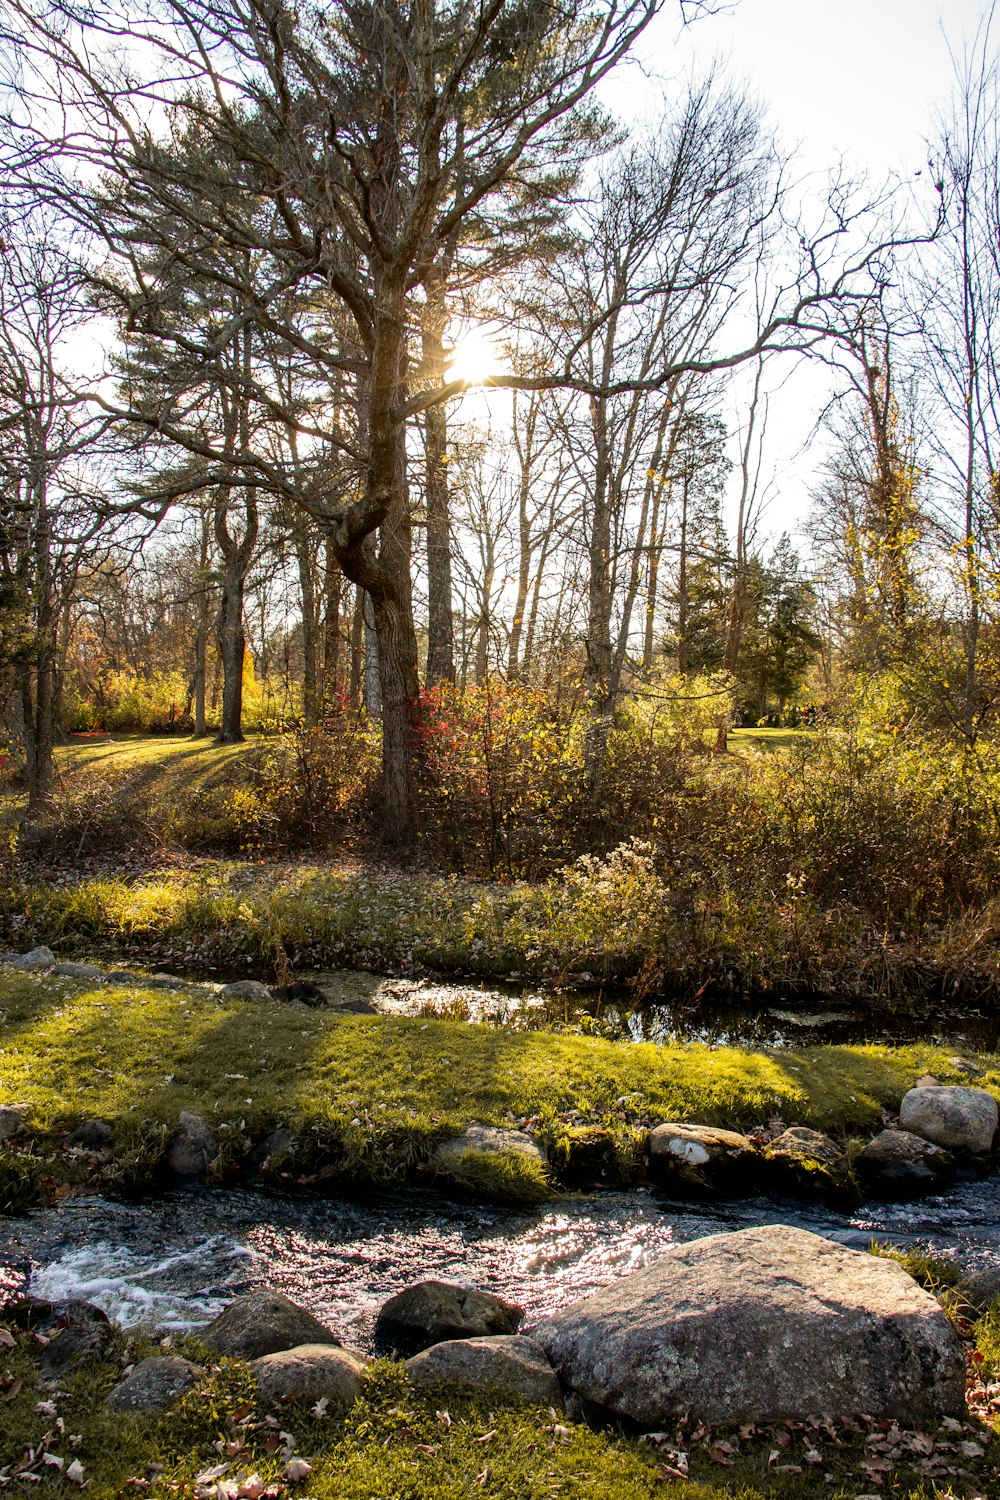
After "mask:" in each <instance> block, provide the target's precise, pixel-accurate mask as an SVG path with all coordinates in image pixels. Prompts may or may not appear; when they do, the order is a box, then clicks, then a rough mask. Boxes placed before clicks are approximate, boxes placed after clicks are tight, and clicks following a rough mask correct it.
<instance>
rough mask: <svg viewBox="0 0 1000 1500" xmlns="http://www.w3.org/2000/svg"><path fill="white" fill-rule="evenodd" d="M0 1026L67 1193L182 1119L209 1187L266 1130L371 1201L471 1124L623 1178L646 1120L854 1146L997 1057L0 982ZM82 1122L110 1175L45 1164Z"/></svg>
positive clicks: (993, 1083) (81, 1159)
mask: <svg viewBox="0 0 1000 1500" xmlns="http://www.w3.org/2000/svg"><path fill="white" fill-rule="evenodd" d="M0 1015H2V1017H3V1019H2V1025H0V1104H8V1105H16V1106H18V1108H19V1109H21V1111H22V1112H23V1116H24V1120H25V1124H26V1126H27V1127H28V1131H29V1132H33V1133H34V1134H35V1137H36V1140H35V1141H34V1142H32V1137H31V1135H30V1134H29V1135H28V1136H27V1137H26V1138H25V1142H26V1144H27V1146H28V1148H29V1149H30V1151H31V1153H32V1157H31V1160H32V1161H34V1160H35V1158H36V1157H38V1158H39V1160H38V1161H37V1170H38V1171H40V1172H41V1173H42V1174H43V1175H45V1174H49V1175H51V1174H55V1175H56V1177H57V1178H58V1177H64V1176H66V1175H67V1174H68V1175H69V1178H70V1180H71V1181H72V1180H80V1177H81V1174H84V1176H85V1175H86V1174H87V1173H90V1172H94V1171H96V1172H98V1173H99V1174H100V1173H103V1174H105V1177H110V1178H113V1179H114V1178H116V1177H117V1178H118V1179H120V1180H122V1181H123V1182H125V1183H127V1182H129V1181H135V1182H142V1181H145V1180H148V1179H149V1178H150V1177H151V1176H155V1171H156V1164H157V1162H158V1161H159V1159H160V1158H161V1157H162V1155H163V1152H164V1150H165V1148H166V1143H167V1141H168V1139H169V1136H170V1134H171V1133H172V1132H173V1130H174V1129H175V1128H176V1125H177V1120H178V1116H179V1114H180V1112H181V1111H182V1110H190V1111H193V1112H194V1113H197V1114H201V1115H203V1116H204V1117H205V1118H206V1119H207V1120H208V1121H209V1122H210V1123H211V1125H212V1126H213V1128H214V1130H215V1131H216V1133H217V1135H218V1138H219V1140H220V1142H221V1146H222V1153H221V1157H220V1161H219V1165H218V1169H217V1170H218V1172H219V1173H220V1174H221V1175H223V1176H224V1175H225V1174H226V1173H227V1171H229V1170H231V1169H234V1168H235V1167H236V1166H237V1165H238V1164H239V1163H240V1162H242V1161H243V1160H245V1158H246V1156H247V1154H248V1153H249V1152H250V1151H251V1150H252V1149H253V1147H254V1146H255V1145H256V1144H258V1143H260V1142H261V1141H262V1140H264V1139H265V1138H266V1137H268V1136H269V1135H270V1134H271V1132H272V1131H274V1130H275V1129H277V1128H279V1127H285V1128H287V1129H288V1130H290V1131H291V1132H292V1134H293V1135H294V1136H295V1137H296V1138H297V1140H298V1142H299V1148H298V1155H297V1156H296V1157H295V1160H294V1161H293V1162H291V1163H285V1164H284V1166H283V1171H284V1172H285V1174H286V1176H292V1177H298V1178H303V1177H304V1178H307V1179H310V1178H313V1177H314V1176H315V1174H319V1175H320V1177H321V1178H325V1177H331V1176H339V1177H353V1178H356V1179H358V1180H359V1181H362V1182H374V1183H384V1182H391V1181H394V1180H396V1181H399V1180H402V1179H405V1178H409V1177H412V1176H413V1175H414V1174H415V1173H417V1172H419V1171H420V1169H421V1168H422V1167H424V1166H425V1165H426V1164H427V1162H428V1160H429V1158H430V1155H431V1152H432V1150H433V1147H434V1145H435V1144H436V1142H437V1141H438V1140H440V1139H441V1138H443V1137H444V1136H447V1135H451V1134H456V1133H458V1132H460V1131H462V1130H464V1129H465V1127H466V1126H468V1125H469V1124H470V1123H473V1122H481V1123H485V1124H497V1125H508V1126H509V1125H520V1124H522V1123H523V1122H525V1121H530V1122H531V1123H532V1126H533V1128H534V1129H536V1130H537V1131H538V1133H539V1135H540V1137H541V1139H542V1141H543V1143H544V1144H545V1145H546V1146H547V1147H548V1148H549V1154H550V1156H551V1157H552V1159H554V1160H555V1159H558V1158H559V1155H560V1152H561V1151H563V1152H564V1151H565V1147H566V1143H567V1141H571V1140H572V1138H573V1137H574V1135H575V1134H578V1133H581V1132H584V1133H585V1132H586V1131H587V1130H588V1129H592V1128H593V1127H595V1126H597V1127H601V1128H602V1129H603V1130H604V1131H606V1132H607V1133H608V1136H609V1138H610V1139H611V1140H612V1142H613V1143H614V1145H615V1148H616V1149H617V1150H618V1151H619V1153H620V1154H621V1156H622V1157H623V1158H624V1159H627V1157H628V1155H629V1152H630V1150H634V1146H635V1142H636V1139H637V1137H638V1135H639V1132H640V1131H641V1130H642V1129H643V1128H644V1127H646V1126H648V1125H650V1124H655V1123H657V1122H659V1121H662V1120H681V1121H692V1122H700V1123H708V1124H718V1125H724V1126H728V1127H734V1128H739V1129H748V1128H750V1127H752V1126H754V1125H756V1124H760V1123H763V1122H764V1121H766V1120H767V1119H769V1118H770V1117H773V1116H779V1117H781V1118H782V1119H784V1120H785V1121H786V1122H788V1123H796V1124H808V1125H811V1126H813V1127H815V1128H817V1129H820V1130H824V1131H833V1132H835V1133H837V1134H839V1135H841V1136H849V1135H850V1134H852V1133H855V1132H857V1133H861V1132H864V1131H869V1132H870V1131H871V1130H873V1129H877V1128H878V1127H879V1124H880V1120H881V1112H882V1110H883V1108H890V1109H891V1108H895V1107H897V1106H898V1104H899V1101H900V1099H901V1098H902V1095H903V1094H904V1093H905V1092H906V1090H907V1089H908V1088H910V1087H912V1085H913V1084H914V1083H915V1082H916V1080H917V1078H919V1077H920V1076H921V1075H923V1074H926V1073H929V1072H930V1073H933V1074H935V1076H937V1077H938V1078H939V1079H941V1080H942V1081H951V1082H959V1081H963V1080H966V1081H967V1073H966V1072H964V1071H963V1066H962V1065H963V1063H965V1064H966V1066H967V1065H968V1063H969V1062H971V1063H972V1064H973V1066H974V1067H975V1068H976V1069H978V1070H981V1072H979V1073H977V1083H979V1084H981V1085H982V1086H984V1087H987V1088H992V1089H993V1090H994V1091H995V1092H997V1093H998V1094H1000V1058H998V1057H996V1056H995V1055H982V1056H978V1057H969V1058H962V1057H959V1056H957V1055H956V1054H955V1053H954V1052H953V1051H951V1050H949V1049H943V1048H940V1047H935V1046H931V1045H913V1046H905V1047H898V1048H890V1047H885V1046H874V1045H871V1046H826V1047H814V1048H807V1049H802V1050H799V1051H795V1050H784V1049H782V1050H778V1051H763V1050H762V1051H752V1050H747V1049H742V1048H735V1047H726V1048H718V1049H715V1048H711V1047H708V1046H704V1045H698V1044H690V1045H688V1044H677V1045H672V1046H655V1045H652V1044H638V1045H637V1044H634V1043H628V1042H610V1041H605V1040H603V1039H600V1038H596V1037H585V1036H576V1035H570V1034H552V1033H538V1032H517V1033H512V1032H505V1031H501V1030H497V1029H493V1028H491V1027H484V1026H474V1025H469V1024H466V1023H463V1022H458V1021H425V1020H420V1019H418V1018H403V1017H391V1016H372V1015H350V1014H342V1013H337V1012H331V1011H316V1010H309V1009H305V1008H301V1007H292V1006H289V1005H286V1004H282V1003H280V1002H272V1003H270V1004H263V1005H261V1004H254V1003H251V1002H248V1001H244V1000H236V999H229V998H223V997H221V996H219V995H217V994H216V993H213V992H212V991H211V990H207V989H205V988H194V987H192V988H191V989H187V990H182V991H178V992H174V991H169V990H162V989H149V988H144V987H143V986H142V985H136V986H132V985H127V986H121V987H119V986H105V985H93V984H80V983H75V982H72V981H69V980H62V979H53V978H46V977H35V976H29V975H13V974H11V973H10V972H9V971H8V973H7V975H6V976H5V977H4V978H3V979H2V980H0ZM94 1117H97V1118H100V1119H102V1120H106V1121H107V1122H108V1123H109V1124H110V1125H111V1126H112V1128H113V1130H114V1137H115V1143H114V1152H113V1159H112V1160H111V1161H110V1162H108V1161H104V1160H103V1158H101V1156H100V1154H99V1153H97V1154H95V1155H92V1156H91V1155H88V1154H87V1153H86V1152H70V1153H68V1154H67V1153H65V1152H61V1153H59V1152H56V1153H53V1152H52V1151H50V1150H49V1148H48V1146H47V1145H46V1142H52V1141H55V1140H58V1139H59V1138H61V1136H62V1135H64V1134H65V1133H66V1132H67V1131H68V1130H70V1129H71V1128H72V1127H73V1126H75V1125H77V1124H79V1123H80V1122H82V1121H84V1120H88V1119H91V1118H94ZM15 1154H16V1155H17V1163H18V1164H19V1165H20V1166H21V1167H23V1166H24V1164H25V1162H24V1155H23V1150H22V1151H21V1152H20V1153H14V1152H12V1151H8V1152H7V1153H5V1155H6V1157H7V1160H8V1162H13V1161H14V1156H15ZM42 1158H44V1160H43V1159H42ZM9 1169H12V1168H9ZM519 1171H520V1173H521V1177H523V1181H521V1180H520V1179H519V1182H513V1181H512V1182H511V1183H510V1184H508V1187H509V1190H510V1192H509V1196H513V1197H518V1196H526V1197H532V1196H538V1194H539V1192H541V1191H542V1190H543V1189H544V1183H541V1182H540V1181H539V1180H538V1172H537V1169H536V1168H534V1167H533V1166H531V1165H530V1164H525V1165H524V1166H523V1168H522V1169H519Z"/></svg>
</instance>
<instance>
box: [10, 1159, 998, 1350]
mask: <svg viewBox="0 0 1000 1500" xmlns="http://www.w3.org/2000/svg"><path fill="white" fill-rule="evenodd" d="M777 1222H781V1223H787V1224H796V1225H799V1226H801V1227H803V1228H807V1229H812V1230H814V1231H815V1232H817V1233H819V1234H825V1235H828V1236H830V1237H833V1238H836V1239H838V1240H840V1241H842V1242H843V1243H846V1244H853V1245H857V1246H858V1247H865V1246H867V1245H868V1243H869V1242H870V1240H871V1239H872V1238H873V1237H875V1238H879V1239H892V1240H896V1241H900V1242H903V1243H906V1242H911V1241H918V1242H921V1243H928V1242H929V1243H931V1244H933V1245H934V1246H936V1247H937V1248H938V1249H941V1250H946V1251H949V1252H951V1253H953V1254H955V1255H956V1256H958V1257H959V1258H960V1259H961V1261H962V1263H963V1264H964V1265H966V1266H967V1267H969V1268H970V1269H973V1270H979V1271H981V1270H984V1269H988V1268H995V1269H996V1271H997V1273H998V1276H1000V1179H998V1178H986V1179H982V1180H976V1181H969V1182H966V1183H964V1184H962V1185H960V1186H959V1187H958V1188H957V1189H955V1190H953V1191H951V1192H950V1193H948V1194H946V1195H943V1196H941V1197H939V1198H928V1199H925V1200H923V1201H922V1202H920V1203H919V1204H911V1205H868V1206H866V1207H865V1208H864V1209H863V1210H862V1211H860V1212H858V1213H857V1214H854V1215H843V1214H837V1213H835V1212H833V1211H832V1210H826V1209H823V1208H820V1207H816V1206H813V1205H808V1206H807V1205H803V1204H801V1203H792V1202H775V1201H769V1200H766V1199H763V1198H756V1199H747V1200H743V1201H737V1202H727V1203H725V1204H717V1205H711V1206H706V1205H693V1204H691V1203H690V1202H678V1201H674V1200H670V1199H667V1198H665V1197H662V1196H661V1195H659V1194H654V1193H652V1192H634V1193H627V1194H625V1193H622V1194H606V1195H602V1196H600V1197H595V1198H577V1199H566V1200H562V1201H560V1202H558V1203H552V1204H548V1205H542V1206H541V1208H539V1209H538V1210H533V1211H530V1212H521V1211H511V1210H505V1209H498V1208H488V1207H477V1206H473V1205H469V1204H456V1203H452V1202H450V1201H449V1200H447V1199H443V1198H438V1197H433V1196H430V1195H427V1194H424V1195H420V1196H416V1195H414V1196H412V1197H408V1196H389V1195H386V1196H381V1197H377V1198H371V1199H365V1200H357V1201H352V1202H345V1201H328V1200H327V1201H310V1202H304V1201H300V1200H296V1199H280V1198H270V1197H264V1196H261V1195H258V1194H255V1193H252V1192H244V1191H232V1190H218V1191H213V1190H206V1191H185V1192H175V1193H170V1194H167V1195H166V1196H165V1197H163V1198H160V1199H158V1200H157V1201H155V1202H148V1203H132V1204H119V1203H109V1202H105V1201H103V1200H101V1199H97V1198H91V1199H82V1198H79V1199H67V1200H66V1201H65V1202H63V1203H62V1204H61V1205H59V1206H58V1207H57V1208H53V1209H47V1210H44V1211H41V1212H38V1213H36V1214H33V1215H32V1216H30V1217H29V1218H27V1219H23V1220H14V1221H10V1220H8V1221H6V1222H0V1293H2V1292H4V1291H6V1292H18V1291H23V1290H25V1289H29V1290H30V1291H32V1292H33V1293H34V1294H36V1295H37V1296H43V1297H52V1298H58V1297H84V1298H86V1299H87V1300H89V1301H93V1302H96V1303H97V1304H98V1305H99V1306H101V1307H103V1308H104V1309H105V1311H106V1312H108V1313H109V1314H110V1315H111V1316H112V1317H113V1318H115V1319H116V1320H118V1321H119V1322H121V1323H124V1324H127V1325H136V1324H143V1325H146V1326H148V1327H158V1328H162V1329H173V1330H182V1329H189V1328H196V1327H197V1326H198V1325H199V1324H201V1323H204V1322H205V1321H207V1320H208V1319H209V1318H210V1317H212V1316H213V1315H214V1313H216V1312H217V1311H218V1310H219V1309H220V1308H221V1307H222V1306H223V1305H224V1304H225V1303H226V1302H227V1301H229V1300H230V1299H231V1298H232V1297H234V1296H236V1295H237V1294H238V1293H239V1292H244V1291H248V1290H251V1289H252V1288H255V1287H260V1286H270V1287H274V1288H276V1289H278V1290H280V1291H283V1292H285V1293H286V1294H287V1295H288V1296H289V1297H292V1298H293V1299H294V1300H295V1301H296V1302H299V1303H301V1304H303V1305H304V1306H306V1307H309V1308H310V1309H311V1310H312V1311H313V1312H315V1313H316V1314H317V1315H318V1316H320V1317H321V1318H323V1319H324V1320H325V1321H327V1322H328V1323H330V1324H331V1326H332V1327H334V1328H335V1329H336V1330H338V1331H339V1332H340V1333H342V1334H343V1335H344V1336H345V1338H347V1339H348V1341H349V1342H351V1343H353V1344H356V1345H358V1346H360V1347H364V1346H366V1345H367V1344H369V1342H370V1338H371V1329H372V1325H373V1322H374V1319H375V1315H376V1313H377V1312H378V1309H379V1307H380V1306H381V1305H382V1303H383V1302H384V1301H385V1300H386V1298H387V1297H389V1296H391V1295H392V1294H393V1293H394V1292H397V1291H399V1290H400V1288H401V1287H403V1286H406V1285H407V1284H408V1283H410V1282H411V1281H415V1280H419V1279H421V1278H424V1277H428V1276H437V1277H446V1278H448V1279H450V1280H457V1281H461V1282H465V1283H468V1284H472V1285H477V1286H481V1287H484V1288H487V1289H489V1290H491V1291H495V1292H498V1293H500V1294H501V1295H504V1296H507V1297H511V1298H513V1299H514V1300H515V1301H518V1302H520V1303H522V1304H523V1305H524V1306H525V1307H526V1308H527V1310H528V1320H529V1323H530V1320H531V1319H533V1318H537V1317H539V1316H541V1315H542V1314H544V1313H546V1312H549V1311H551V1310H552V1309H554V1308H556V1307H558V1306H561V1305H562V1304H564V1303H566V1302H571V1301H576V1300H578V1299H579V1298H580V1297H583V1296H586V1295H587V1293H588V1292H590V1291H593V1290H595V1289H596V1288H597V1287H599V1286H603V1285H605V1284H606V1283H607V1282H608V1281H611V1280H613V1279H614V1278H615V1277H616V1276H621V1275H624V1274H626V1273H627V1272H629V1271H632V1270H636V1269H638V1268H640V1267H642V1266H644V1265H647V1264H649V1262H651V1261H653V1260H655V1259H656V1258H657V1256H659V1255H661V1254H662V1253H663V1252H664V1251H665V1250H666V1249H668V1248H669V1247H670V1246H671V1245H673V1244H677V1243H680V1242H682V1241H685V1240H691V1239H696V1238H698V1237H699V1236H701V1235H705V1234H715V1233H717V1232H719V1231H721V1230H732V1229H743V1228H748V1227H750V1226H751V1225H758V1224H768V1223H777Z"/></svg>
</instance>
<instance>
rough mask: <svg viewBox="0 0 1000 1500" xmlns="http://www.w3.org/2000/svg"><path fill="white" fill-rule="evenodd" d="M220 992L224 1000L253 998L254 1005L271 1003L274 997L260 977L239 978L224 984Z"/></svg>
mask: <svg viewBox="0 0 1000 1500" xmlns="http://www.w3.org/2000/svg"><path fill="white" fill-rule="evenodd" d="M219 994H220V995H221V996H222V998H223V999H224V1000H251V1001H252V1002H253V1003H254V1005H270V1003H271V1001H272V999H273V996H272V994H271V991H270V990H269V989H268V987H267V985H266V984H261V982H260V980H259V979H237V980H235V981H234V982H233V983H232V984H224V985H223V986H222V989H221V990H220V991H219Z"/></svg>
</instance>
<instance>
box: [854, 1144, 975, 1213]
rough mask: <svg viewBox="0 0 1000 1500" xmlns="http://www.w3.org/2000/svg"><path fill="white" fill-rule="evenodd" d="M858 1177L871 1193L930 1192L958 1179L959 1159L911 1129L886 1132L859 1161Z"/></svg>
mask: <svg viewBox="0 0 1000 1500" xmlns="http://www.w3.org/2000/svg"><path fill="white" fill-rule="evenodd" d="M856 1166H857V1172H858V1176H859V1177H860V1178H861V1180H862V1181H863V1182H864V1183H865V1185H866V1187H867V1188H868V1189H869V1190H870V1191H875V1192H880V1193H883V1194H885V1195H886V1196H888V1197H897V1196H902V1197H906V1196H908V1195H909V1194H910V1193H922V1192H930V1191H931V1190H932V1189H934V1188H938V1187H942V1186H944V1185H945V1184H946V1183H948V1182H950V1181H951V1180H952V1178H953V1177H954V1176H955V1158H954V1157H953V1156H952V1155H951V1153H950V1152H949V1151H945V1150H944V1149H943V1148H942V1147H941V1146H935V1145H934V1144H933V1142H931V1141H925V1140H924V1139H923V1137H922V1136H919V1135H914V1134H913V1133H912V1132H911V1131H909V1130H882V1131H880V1132H879V1134H878V1135H877V1136H875V1138H874V1139H873V1140H870V1141H869V1142H868V1144H867V1146H866V1147H865V1148H864V1150H863V1151H862V1152H861V1154H860V1156H859V1157H858V1159H857V1163H856Z"/></svg>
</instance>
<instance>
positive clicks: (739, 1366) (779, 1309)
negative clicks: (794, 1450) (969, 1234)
mask: <svg viewBox="0 0 1000 1500" xmlns="http://www.w3.org/2000/svg"><path fill="white" fill-rule="evenodd" d="M532 1336H533V1337H534V1338H535V1339H536V1340H537V1341H538V1343H539V1344H541V1346H542V1348H543V1349H544V1350H545V1352H546V1353H547V1354H548V1356H549V1359H550V1360H551V1361H552V1364H553V1365H554V1366H555V1368H556V1370H557V1371H558V1373H559V1375H560V1376H561V1377H562V1379H563V1381H564V1382H565V1383H566V1384H567V1385H569V1386H570V1387H572V1389H573V1390H575V1391H576V1392H578V1393H579V1395H580V1396H582V1397H583V1398H584V1400H586V1401H589V1402H591V1403H593V1404H594V1405H595V1406H597V1407H601V1408H604V1409H606V1410H607V1411H610V1412H611V1413H613V1414H614V1415H616V1416H618V1417H621V1418H625V1419H626V1420H628V1421H630V1422H634V1423H636V1424H637V1425H639V1426H640V1427H644V1428H646V1429H651V1428H659V1427H661V1426H664V1425H666V1424H668V1423H670V1422H671V1421H674V1420H676V1419H677V1418H679V1417H680V1416H682V1415H683V1414H684V1413H685V1412H690V1413H691V1415H692V1416H693V1417H694V1418H696V1419H697V1420H699V1421H704V1422H709V1423H735V1422H771V1421H783V1420H801V1419H803V1418H806V1417H810V1416H821V1415H825V1416H829V1417H838V1418H839V1417H849V1416H859V1415H866V1414H870V1415H872V1416H875V1417H889V1418H897V1419H899V1420H901V1421H905V1422H906V1424H907V1425H908V1426H911V1427H913V1426H919V1425H920V1424H921V1423H923V1422H925V1421H934V1420H936V1419H937V1418H939V1417H943V1416H957V1415H959V1414H960V1413H961V1412H962V1411H963V1409H964V1359H963V1355H962V1346H961V1344H960V1342H959V1338H958V1335H957V1333H956V1332H955V1330H954V1328H953V1327H952V1325H951V1323H950V1322H949V1321H948V1319H947V1318H946V1317H945V1315H944V1313H943V1312H942V1310H941V1308H940V1307H939V1305H938V1303H937V1302H936V1301H935V1299H934V1298H933V1297H932V1296H931V1295H930V1294H929V1293H928V1292H925V1291H923V1290H922V1289H921V1288H920V1287H918V1286H917V1284H916V1282H915V1281H914V1280H913V1278H912V1277H911V1276H908V1275H907V1273H906V1272H905V1271H904V1270H903V1269H902V1267H901V1266H899V1265H897V1264H896V1263H895V1262H894V1261H890V1260H884V1259H880V1258H877V1257H875V1256H872V1255H867V1254H862V1253H861V1252H859V1251H856V1250H848V1249H846V1248H845V1247H844V1246H842V1245H837V1244H834V1243H832V1242H830V1241H829V1240H824V1239H821V1238H819V1236H817V1235H814V1234H810V1233H808V1232H807V1231H806V1230H803V1229H792V1228H789V1227H787V1226H785V1225H768V1226H766V1227H764V1228H761V1229H744V1230H741V1231H739V1232H738V1233H736V1234H715V1235H709V1236H708V1237H707V1238H705V1239H701V1240H693V1241H691V1243H689V1244H686V1245H678V1246H677V1247H676V1249H673V1250H668V1251H667V1253H666V1254H665V1255H664V1256H663V1257H662V1258H661V1259H660V1260H658V1261H657V1262H656V1263H655V1264H654V1265H652V1266H649V1267H647V1268H646V1269H645V1270H643V1271H638V1272H636V1273H635V1274H634V1275H631V1276H625V1277H623V1278H622V1279H621V1280H620V1281H617V1282H614V1283H613V1284H612V1285H611V1286H608V1287H605V1288H604V1289H603V1290H602V1291H600V1292H597V1293H595V1294H594V1295H593V1296H591V1297H587V1298H586V1299H585V1300H584V1301H583V1302H580V1303H577V1304H576V1305H575V1306H571V1307H566V1308H563V1309H562V1310H561V1311H559V1312H557V1313H556V1314H554V1315H553V1316H552V1317H551V1318H548V1319H545V1320H544V1321H543V1322H541V1323H539V1324H538V1325H537V1326H536V1327H535V1328H534V1329H533V1330H532Z"/></svg>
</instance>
